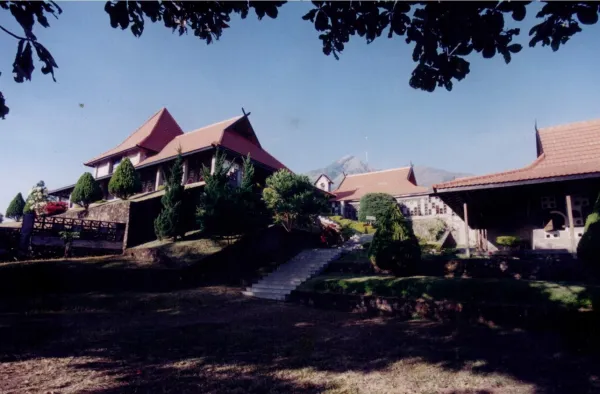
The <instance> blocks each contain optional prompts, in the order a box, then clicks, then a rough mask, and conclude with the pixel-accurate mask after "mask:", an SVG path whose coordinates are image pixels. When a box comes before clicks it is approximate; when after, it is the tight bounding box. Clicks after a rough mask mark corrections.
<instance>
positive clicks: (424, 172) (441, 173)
mask: <svg viewBox="0 0 600 394" xmlns="http://www.w3.org/2000/svg"><path fill="white" fill-rule="evenodd" d="M413 171H414V172H415V178H417V183H418V184H419V186H432V185H435V184H436V183H442V182H447V181H451V180H453V179H456V178H462V177H465V176H472V175H473V174H467V173H463V172H451V171H446V170H442V169H440V168H433V167H425V166H414V167H413Z"/></svg>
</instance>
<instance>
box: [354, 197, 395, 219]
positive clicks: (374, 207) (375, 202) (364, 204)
mask: <svg viewBox="0 0 600 394" xmlns="http://www.w3.org/2000/svg"><path fill="white" fill-rule="evenodd" d="M390 203H394V204H396V199H395V198H394V197H392V196H391V195H389V194H387V193H369V194H365V195H364V196H363V197H362V198H361V199H360V208H359V210H358V220H359V221H361V222H366V221H367V216H375V220H376V222H377V221H380V220H381V218H382V217H383V215H385V213H386V212H387V210H388V208H389V205H390Z"/></svg>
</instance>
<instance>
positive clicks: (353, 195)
mask: <svg viewBox="0 0 600 394" xmlns="http://www.w3.org/2000/svg"><path fill="white" fill-rule="evenodd" d="M428 190H429V189H428V188H426V187H423V186H417V182H416V179H415V177H414V173H413V170H412V167H402V168H393V169H390V170H383V171H373V172H367V173H364V174H352V175H347V176H346V177H345V178H344V180H343V181H342V183H341V184H340V185H339V187H338V188H337V189H336V190H334V191H333V194H335V195H336V201H348V200H351V201H354V200H360V198H361V197H362V196H364V195H365V194H369V193H388V194H391V195H392V196H394V197H396V196H404V195H408V194H417V193H426V192H427V191H428Z"/></svg>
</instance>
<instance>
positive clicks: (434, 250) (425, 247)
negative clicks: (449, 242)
mask: <svg viewBox="0 0 600 394" xmlns="http://www.w3.org/2000/svg"><path fill="white" fill-rule="evenodd" d="M419 246H420V247H421V252H423V254H439V253H440V252H441V251H442V245H441V244H439V243H435V242H419Z"/></svg>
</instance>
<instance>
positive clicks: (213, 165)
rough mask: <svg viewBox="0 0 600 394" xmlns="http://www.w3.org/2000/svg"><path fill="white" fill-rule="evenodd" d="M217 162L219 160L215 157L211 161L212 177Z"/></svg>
mask: <svg viewBox="0 0 600 394" xmlns="http://www.w3.org/2000/svg"><path fill="white" fill-rule="evenodd" d="M216 161H217V158H216V156H215V155H213V156H212V158H211V159H210V175H212V174H214V173H215V163H216Z"/></svg>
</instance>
